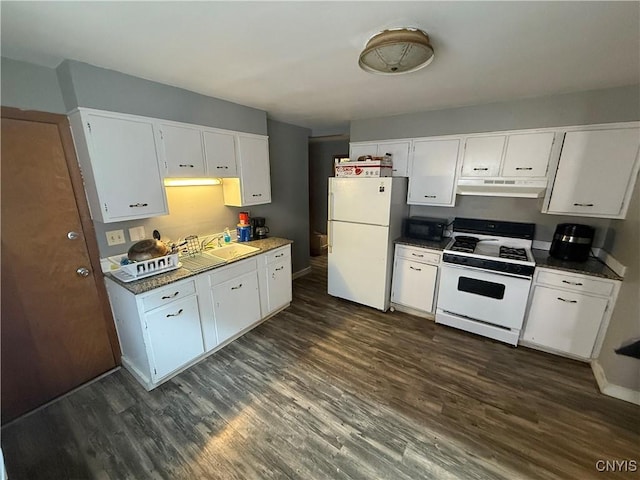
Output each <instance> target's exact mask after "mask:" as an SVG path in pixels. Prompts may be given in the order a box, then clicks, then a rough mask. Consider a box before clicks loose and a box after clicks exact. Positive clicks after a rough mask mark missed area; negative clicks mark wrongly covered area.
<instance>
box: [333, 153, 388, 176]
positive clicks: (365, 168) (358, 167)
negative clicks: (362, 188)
mask: <svg viewBox="0 0 640 480" xmlns="http://www.w3.org/2000/svg"><path fill="white" fill-rule="evenodd" d="M392 168H393V162H392V161H391V155H385V156H384V157H372V156H370V155H366V156H363V157H359V158H358V160H357V161H349V162H341V163H338V164H336V177H363V178H371V177H390V176H391V175H392Z"/></svg>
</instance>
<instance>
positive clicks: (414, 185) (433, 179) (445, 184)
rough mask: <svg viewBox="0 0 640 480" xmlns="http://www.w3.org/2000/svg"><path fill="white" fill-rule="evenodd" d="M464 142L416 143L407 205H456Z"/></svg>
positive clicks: (447, 140) (414, 144) (411, 164)
mask: <svg viewBox="0 0 640 480" xmlns="http://www.w3.org/2000/svg"><path fill="white" fill-rule="evenodd" d="M459 150H460V139H459V138H452V139H451V138H450V139H439V140H438V139H434V140H431V139H416V140H414V142H413V156H412V158H411V162H410V166H409V189H408V193H407V203H408V204H411V205H436V206H441V207H452V206H454V205H455V199H456V196H455V186H456V171H457V168H458V167H457V166H458V159H459V155H458V153H459Z"/></svg>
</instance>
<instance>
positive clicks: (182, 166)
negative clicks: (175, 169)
mask: <svg viewBox="0 0 640 480" xmlns="http://www.w3.org/2000/svg"><path fill="white" fill-rule="evenodd" d="M178 166H179V167H181V168H193V165H189V164H188V163H187V164H185V163H181V164H180V165H178Z"/></svg>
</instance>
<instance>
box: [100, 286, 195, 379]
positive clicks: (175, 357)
mask: <svg viewBox="0 0 640 480" xmlns="http://www.w3.org/2000/svg"><path fill="white" fill-rule="evenodd" d="M105 283H106V286H107V292H108V293H109V300H110V303H111V309H112V311H113V317H114V320H115V324H116V330H117V332H118V338H119V341H120V348H121V349H122V363H123V364H124V366H125V367H126V368H127V369H128V370H129V371H130V372H131V373H132V374H133V375H134V377H135V378H136V379H137V380H138V381H139V382H140V383H142V384H143V385H144V386H145V388H147V389H148V390H151V389H152V388H154V387H155V386H157V385H158V384H159V383H162V381H164V380H166V379H167V378H168V377H169V375H170V374H172V373H176V372H178V371H179V370H180V369H181V368H183V367H185V366H186V365H188V364H190V363H191V362H192V361H193V360H195V359H196V358H198V357H200V356H201V355H202V354H203V353H204V344H203V338H202V330H201V322H200V311H199V305H198V296H197V294H196V289H195V285H194V280H193V279H187V280H183V281H180V282H176V283H173V284H171V285H169V286H166V287H162V288H158V289H155V290H151V291H149V292H146V293H144V294H140V295H134V294H133V293H132V292H130V291H129V290H127V289H125V288H124V287H122V286H121V285H119V284H118V283H116V282H115V281H112V280H111V279H107V281H106V282H105Z"/></svg>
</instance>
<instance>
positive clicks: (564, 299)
mask: <svg viewBox="0 0 640 480" xmlns="http://www.w3.org/2000/svg"><path fill="white" fill-rule="evenodd" d="M558 300H562V301H563V302H567V303H578V301H577V300H567V299H566V298H562V297H558Z"/></svg>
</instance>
